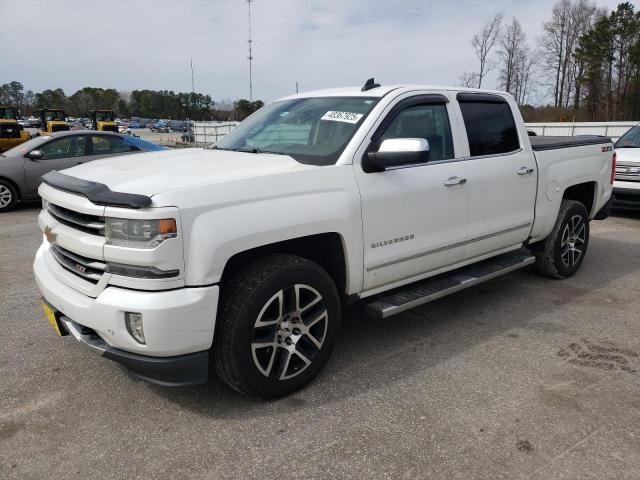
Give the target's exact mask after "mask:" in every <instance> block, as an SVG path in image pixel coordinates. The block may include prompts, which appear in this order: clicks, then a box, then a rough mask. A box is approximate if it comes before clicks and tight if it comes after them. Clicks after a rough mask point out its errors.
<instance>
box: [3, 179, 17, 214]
mask: <svg viewBox="0 0 640 480" xmlns="http://www.w3.org/2000/svg"><path fill="white" fill-rule="evenodd" d="M17 201H18V192H16V189H15V187H14V186H13V185H12V184H11V183H9V182H7V181H6V180H0V213H4V212H8V211H10V210H13V208H14V207H15V206H16V202H17Z"/></svg>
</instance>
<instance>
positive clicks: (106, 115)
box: [96, 112, 115, 122]
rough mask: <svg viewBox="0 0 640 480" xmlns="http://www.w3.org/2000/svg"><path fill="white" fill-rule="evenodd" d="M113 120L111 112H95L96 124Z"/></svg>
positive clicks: (113, 116)
mask: <svg viewBox="0 0 640 480" xmlns="http://www.w3.org/2000/svg"><path fill="white" fill-rule="evenodd" d="M114 119H115V115H114V114H113V112H96V122H113V120H114Z"/></svg>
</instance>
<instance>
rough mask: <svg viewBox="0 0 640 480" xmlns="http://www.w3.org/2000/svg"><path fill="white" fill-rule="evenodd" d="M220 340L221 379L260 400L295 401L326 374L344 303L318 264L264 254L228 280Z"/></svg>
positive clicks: (219, 326)
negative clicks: (288, 397)
mask: <svg viewBox="0 0 640 480" xmlns="http://www.w3.org/2000/svg"><path fill="white" fill-rule="evenodd" d="M222 296H223V298H222V303H221V308H220V312H219V318H218V320H217V327H216V333H215V338H214V348H213V359H214V365H215V369H216V371H217V373H218V375H219V376H220V377H221V378H222V379H223V380H224V381H225V382H226V383H227V384H229V385H230V386H231V387H232V388H234V389H235V390H237V391H239V392H241V393H243V394H245V395H247V396H250V397H255V398H261V399H273V398H278V397H283V396H286V395H289V394H291V393H293V392H295V391H297V390H299V389H301V388H302V387H304V386H305V385H307V384H308V383H309V382H310V381H311V380H312V379H313V378H314V377H315V376H316V375H317V374H318V372H319V371H320V370H321V369H322V367H323V366H324V365H325V363H326V362H327V360H328V358H329V354H330V353H331V350H332V349H333V346H334V344H335V342H336V339H337V335H338V331H339V329H340V315H341V311H340V298H339V296H338V292H337V290H336V287H335V284H334V283H333V280H332V279H331V277H330V276H329V274H328V273H327V272H326V271H325V270H324V269H323V268H321V267H320V266H319V265H317V264H315V263H313V262H311V261H309V260H306V259H304V258H301V257H297V256H293V255H281V254H276V255H268V256H265V257H263V258H261V259H259V260H257V261H255V262H253V263H251V264H249V265H248V266H246V267H245V268H243V269H241V270H240V271H238V272H237V273H236V274H234V275H233V277H232V278H231V280H230V281H228V282H225V284H224V286H223V293H222Z"/></svg>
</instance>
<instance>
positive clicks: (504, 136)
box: [458, 93, 520, 157]
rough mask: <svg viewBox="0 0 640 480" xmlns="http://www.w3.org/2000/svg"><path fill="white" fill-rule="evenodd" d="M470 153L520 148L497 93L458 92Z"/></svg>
mask: <svg viewBox="0 0 640 480" xmlns="http://www.w3.org/2000/svg"><path fill="white" fill-rule="evenodd" d="M458 102H459V103H460V110H462V118H463V119H464V126H465V128H466V130H467V138H468V139H469V150H470V152H471V156H472V157H478V156H483V155H500V154H504V153H509V152H513V151H516V150H518V149H519V148H520V141H519V140H518V130H517V128H516V122H515V120H514V118H513V114H512V113H511V107H509V104H508V103H507V102H506V101H505V100H504V99H503V98H502V97H499V96H498V95H485V94H472V93H470V94H459V95H458Z"/></svg>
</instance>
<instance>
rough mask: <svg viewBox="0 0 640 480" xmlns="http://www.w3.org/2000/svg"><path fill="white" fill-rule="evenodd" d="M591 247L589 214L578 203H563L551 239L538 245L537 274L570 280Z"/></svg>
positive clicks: (568, 201) (536, 251) (535, 250)
mask: <svg viewBox="0 0 640 480" xmlns="http://www.w3.org/2000/svg"><path fill="white" fill-rule="evenodd" d="M588 246H589V215H588V213H587V209H586V208H585V206H584V205H583V204H582V203H580V202H576V201H575V200H562V204H561V205H560V212H558V219H557V220H556V224H555V225H554V227H553V230H552V231H551V233H550V234H549V236H548V237H547V238H546V239H545V240H543V241H542V242H540V243H539V244H537V245H535V248H534V249H533V250H534V253H535V256H536V266H537V267H538V271H539V272H540V273H541V274H543V275H546V276H548V277H552V278H567V277H570V276H572V275H573V274H574V273H576V272H577V271H578V269H579V268H580V265H582V261H583V260H584V256H585V255H586V253H587V247H588Z"/></svg>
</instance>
